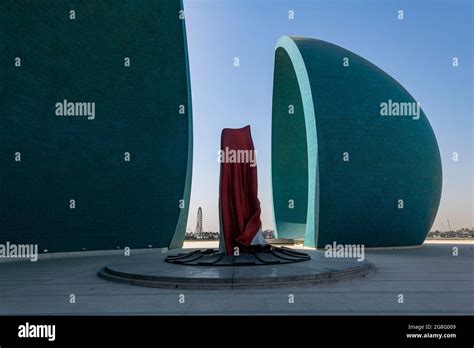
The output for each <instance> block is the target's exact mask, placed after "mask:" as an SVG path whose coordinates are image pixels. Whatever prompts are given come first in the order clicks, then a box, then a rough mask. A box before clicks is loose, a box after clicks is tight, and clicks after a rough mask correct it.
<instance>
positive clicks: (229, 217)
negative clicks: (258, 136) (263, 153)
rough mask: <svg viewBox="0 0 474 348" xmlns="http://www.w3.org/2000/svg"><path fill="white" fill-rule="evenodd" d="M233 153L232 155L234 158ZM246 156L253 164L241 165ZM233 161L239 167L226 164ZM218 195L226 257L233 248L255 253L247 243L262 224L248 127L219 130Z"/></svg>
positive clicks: (251, 142) (253, 150)
mask: <svg viewBox="0 0 474 348" xmlns="http://www.w3.org/2000/svg"><path fill="white" fill-rule="evenodd" d="M232 150H234V151H235V152H234V154H235V156H234V157H233V158H232ZM239 150H241V151H240V152H239ZM242 150H244V151H242ZM245 151H247V152H245ZM251 152H253V153H252V154H251ZM238 154H240V155H238ZM245 156H247V159H248V160H251V159H252V158H253V159H254V161H255V162H254V164H252V163H249V161H247V163H242V159H245ZM251 156H253V157H251ZM232 159H234V162H235V161H237V160H240V163H229V162H231V161H232ZM219 195H220V196H219V198H220V199H219V209H220V220H221V221H220V225H221V233H223V236H224V242H225V251H226V253H227V255H232V254H233V253H234V247H236V246H237V247H239V252H240V253H249V252H255V249H256V247H255V246H250V243H251V242H252V240H253V238H254V237H255V235H256V234H257V232H258V231H259V229H260V228H261V226H262V223H261V221H260V201H259V200H258V185H257V166H256V153H255V148H254V145H253V141H252V135H251V133H250V126H246V127H244V128H239V129H229V128H225V129H224V130H222V135H221V174H220V193H219Z"/></svg>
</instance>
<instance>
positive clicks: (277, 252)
mask: <svg viewBox="0 0 474 348" xmlns="http://www.w3.org/2000/svg"><path fill="white" fill-rule="evenodd" d="M308 260H311V256H309V255H308V254H306V253H302V252H298V251H295V250H292V249H290V248H285V247H282V248H277V247H273V246H272V247H270V248H269V249H268V250H265V251H262V252H259V253H255V254H240V255H236V256H232V255H230V256H229V255H225V254H222V253H220V252H219V250H217V249H203V250H194V251H191V252H188V253H179V254H177V255H169V256H167V257H166V259H165V261H166V262H169V263H174V264H178V265H189V266H262V265H283V264H288V263H295V262H303V261H308Z"/></svg>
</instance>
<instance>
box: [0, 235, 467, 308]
mask: <svg viewBox="0 0 474 348" xmlns="http://www.w3.org/2000/svg"><path fill="white" fill-rule="evenodd" d="M195 245H196V246H197V244H195ZM198 247H199V246H198ZM453 247H457V248H458V253H459V254H458V256H453ZM473 248H474V244H472V243H463V242H456V241H453V242H450V243H444V244H443V243H426V244H425V245H424V246H423V247H422V248H418V249H406V250H372V251H370V250H366V253H365V254H366V255H365V257H366V259H367V260H369V261H371V262H372V263H374V264H375V266H376V267H377V271H376V272H375V273H372V274H370V275H369V276H368V277H366V278H358V279H352V280H344V281H340V282H337V283H327V284H319V285H313V286H304V287H289V288H269V289H255V290H251V289H250V290H249V289H242V290H235V289H234V290H180V289H176V290H175V289H158V288H144V287H138V286H132V285H126V284H116V283H112V282H108V281H105V280H102V279H100V278H99V277H98V276H97V271H98V270H99V269H100V268H102V267H103V266H104V265H106V264H110V263H112V262H115V261H120V260H123V258H124V257H125V256H87V257H74V258H65V259H44V260H40V261H38V262H36V263H34V262H9V263H2V264H0V315H37V314H39V315H48V314H59V315H157V314H158V315H159V314H168V315H183V314H190V315H198V314H218V315H226V314H230V315H245V314H249V315H255V314H298V315H299V314H301V315H321V314H324V315H337V314H349V315H364V314H369V315H388V314H390V315H392V314H395V315H407V314H410V315H411V314H415V315H416V314H418V315H435V314H445V315H446V314H447V315H450V314H463V315H473V314H474V253H473ZM132 253H133V250H132ZM129 257H133V254H132V256H129ZM72 294H73V295H74V296H75V303H71V298H72V296H71V295H72ZM400 295H403V303H399V301H400V298H401V297H400ZM291 300H293V301H291Z"/></svg>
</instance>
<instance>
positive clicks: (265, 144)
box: [184, 0, 474, 231]
mask: <svg viewBox="0 0 474 348" xmlns="http://www.w3.org/2000/svg"><path fill="white" fill-rule="evenodd" d="M184 6H185V13H186V29H187V38H188V49H189V63H190V71H191V89H192V98H193V118H194V163H193V182H192V191H191V205H190V214H189V220H188V228H189V229H191V230H192V229H194V226H195V224H196V212H197V208H198V207H199V206H201V207H202V208H203V220H204V222H203V223H204V228H205V229H206V230H214V231H217V230H218V226H219V222H218V221H219V220H218V184H219V163H218V162H217V151H218V150H219V145H220V133H221V130H222V129H223V128H238V127H242V126H245V125H247V124H250V125H251V128H252V135H253V140H254V144H255V147H256V149H257V153H258V176H259V198H260V201H261V204H262V222H263V228H264V229H273V211H272V202H271V197H272V196H271V162H270V159H271V128H270V127H271V105H272V81H273V59H274V48H275V44H276V42H277V40H278V38H279V37H281V36H283V35H298V36H305V37H311V38H317V39H321V40H326V41H329V42H331V43H334V44H337V45H339V46H342V47H344V48H347V49H349V50H351V51H353V52H355V53H357V54H359V55H361V56H362V57H364V58H366V59H368V60H369V61H371V62H372V63H374V64H376V65H377V66H379V67H380V68H382V69H383V70H385V71H386V72H387V73H388V74H390V75H391V76H392V77H394V78H395V79H396V80H398V81H399V82H400V83H401V84H402V85H403V86H404V87H405V88H406V89H407V90H408V91H409V92H410V93H411V94H412V95H413V96H414V98H415V99H416V100H417V101H419V102H420V103H421V105H422V107H423V110H424V111H425V113H426V115H427V117H428V119H429V120H430V122H431V125H432V127H433V129H434V132H435V134H436V137H437V140H438V144H439V147H440V152H441V157H442V162H443V193H442V197H441V204H440V208H439V211H438V215H437V218H436V220H435V223H434V225H433V229H447V223H446V219H449V220H450V222H451V227H452V228H454V229H457V228H461V227H471V226H473V215H474V211H473V186H474V182H473V180H474V179H473V171H474V163H473V152H474V151H473V76H472V75H473V71H472V58H473V52H472V31H473V28H472V26H473V25H472V20H473V19H472V18H473V5H472V2H471V1H468V0H466V1H460V0H457V1H456V0H445V1H416V0H410V1H380V0H378V1H356V0H344V1H334V0H332V1H319V0H274V1H269V0H225V1H224V0H184ZM290 10H293V11H294V13H295V18H294V19H293V20H290V19H288V11H290ZM398 10H403V11H404V17H405V18H404V19H403V20H399V19H398V18H397V15H398ZM234 57H239V59H240V67H238V68H235V67H234V65H233V63H234V61H233V60H234ZM453 57H458V59H459V67H457V68H453V67H452V58H453ZM420 146H422V144H420ZM455 151H456V152H458V153H459V161H458V162H453V161H452V153H453V152H455ZM443 227H444V228H443Z"/></svg>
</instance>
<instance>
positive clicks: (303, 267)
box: [98, 249, 375, 289]
mask: <svg viewBox="0 0 474 348" xmlns="http://www.w3.org/2000/svg"><path fill="white" fill-rule="evenodd" d="M207 250H211V251H212V250H213V249H207ZM211 251H210V252H209V254H208V255H202V257H199V258H197V259H196V260H194V261H191V260H192V255H199V253H203V251H202V250H192V251H189V250H183V249H181V250H177V251H173V252H169V253H168V254H171V255H167V254H143V255H137V256H128V257H125V259H124V260H123V261H117V262H114V263H112V264H110V265H107V266H105V267H104V268H103V269H101V270H100V271H99V274H98V275H99V277H100V278H102V279H106V280H109V281H113V282H118V283H124V284H130V285H137V286H145V287H155V288H173V289H176V288H179V289H246V288H269V287H292V286H304V285H314V284H318V283H326V282H333V281H340V280H344V279H350V278H355V277H361V276H366V275H367V274H368V273H370V272H371V271H373V270H374V269H375V266H374V265H373V264H372V263H370V262H368V261H360V262H359V261H357V260H356V259H341V258H326V257H325V256H324V252H321V251H317V250H304V252H302V251H298V250H292V249H291V251H292V252H293V253H298V254H303V255H307V256H306V257H310V259H306V260H304V262H293V263H284V261H285V260H283V263H282V262H280V263H273V264H268V263H267V264H261V261H260V260H259V259H258V257H256V256H255V255H240V256H239V257H238V263H235V262H234V263H233V264H230V265H227V267H223V265H222V264H221V265H220V266H219V265H218V264H212V263H210V264H198V260H199V259H201V261H204V260H206V259H205V258H204V257H205V256H209V257H217V255H215V254H214V253H213V252H211ZM204 252H205V251H204ZM276 253H278V251H277V252H276ZM260 256H261V255H260ZM252 257H254V258H253V259H252ZM261 257H262V258H263V257H264V256H261ZM272 257H273V256H272ZM180 259H181V262H183V261H184V260H187V262H191V263H188V264H183V263H181V264H180V263H178V262H176V261H179V260H180ZM167 261H168V262H167ZM206 261H208V260H206ZM209 261H211V260H209ZM192 262H195V264H192ZM256 262H257V263H259V265H258V267H251V265H254V264H255V263H256ZM249 266H250V267H249Z"/></svg>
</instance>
